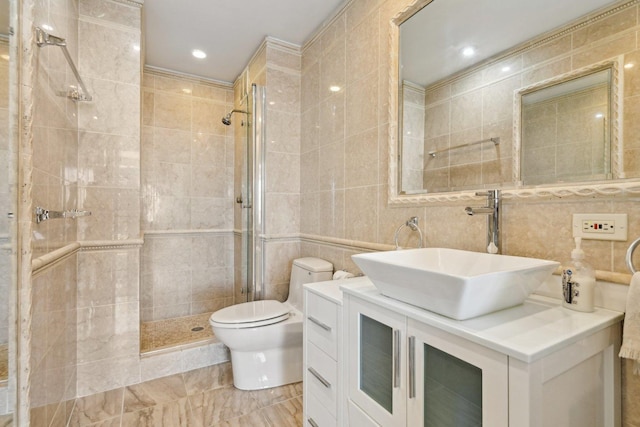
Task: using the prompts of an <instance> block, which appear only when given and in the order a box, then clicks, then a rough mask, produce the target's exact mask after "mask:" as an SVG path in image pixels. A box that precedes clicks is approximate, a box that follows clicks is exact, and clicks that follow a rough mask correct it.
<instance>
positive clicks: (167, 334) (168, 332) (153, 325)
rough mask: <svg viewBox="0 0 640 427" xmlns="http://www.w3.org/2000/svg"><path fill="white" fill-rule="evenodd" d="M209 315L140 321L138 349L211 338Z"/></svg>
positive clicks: (154, 348) (152, 349) (169, 345)
mask: <svg viewBox="0 0 640 427" xmlns="http://www.w3.org/2000/svg"><path fill="white" fill-rule="evenodd" d="M209 317H211V313H202V314H196V315H194V316H186V317H177V318H174V319H165V320H156V321H153V322H142V324H141V325H140V351H141V352H142V353H146V352H150V351H155V350H160V349H164V348H170V347H174V346H178V345H184V344H190V343H194V342H200V341H208V340H212V339H213V338H214V337H213V331H212V330H211V326H210V325H209ZM194 329H195V330H194Z"/></svg>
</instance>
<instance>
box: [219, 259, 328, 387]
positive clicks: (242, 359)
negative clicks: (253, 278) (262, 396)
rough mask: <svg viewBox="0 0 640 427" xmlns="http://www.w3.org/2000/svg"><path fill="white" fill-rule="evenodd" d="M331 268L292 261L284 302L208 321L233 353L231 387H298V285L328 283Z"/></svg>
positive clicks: (254, 305) (249, 305)
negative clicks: (287, 294)
mask: <svg viewBox="0 0 640 427" xmlns="http://www.w3.org/2000/svg"><path fill="white" fill-rule="evenodd" d="M332 273H333V265H332V264H331V263H330V262H327V261H325V260H322V259H319V258H312V257H309V258H299V259H296V260H294V261H293V267H292V269H291V280H290V282H289V297H288V298H287V300H286V301H285V302H280V301H275V300H263V301H252V302H245V303H242V304H236V305H233V306H230V307H226V308H223V309H222V310H218V311H216V312H215V313H213V314H212V315H211V317H210V318H209V324H210V325H211V328H212V329H213V333H214V335H215V336H216V337H217V338H218V339H219V340H220V341H221V342H222V343H223V344H225V345H226V346H227V347H229V350H230V352H231V368H232V370H233V384H234V385H235V387H236V388H239V389H241V390H258V389H263V388H270V387H277V386H280V385H284V384H290V383H294V382H298V381H302V320H303V317H302V285H304V284H305V283H311V282H321V281H324V280H331V277H332Z"/></svg>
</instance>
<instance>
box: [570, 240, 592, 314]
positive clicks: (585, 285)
mask: <svg viewBox="0 0 640 427" xmlns="http://www.w3.org/2000/svg"><path fill="white" fill-rule="evenodd" d="M581 240H582V239H581V238H580V237H576V238H575V242H576V248H575V249H574V250H572V251H571V261H570V262H568V263H566V264H565V265H564V266H563V268H562V295H563V301H562V305H563V306H564V307H567V308H570V309H572V310H577V311H587V312H589V311H593V294H594V289H595V287H596V275H595V271H594V270H593V268H591V266H590V265H589V264H587V263H586V262H585V261H584V258H585V255H584V251H583V250H582V249H581V248H580V243H581Z"/></svg>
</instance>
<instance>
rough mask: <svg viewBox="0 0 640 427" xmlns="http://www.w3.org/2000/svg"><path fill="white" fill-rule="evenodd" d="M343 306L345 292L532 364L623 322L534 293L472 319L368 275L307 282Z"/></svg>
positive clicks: (611, 314)
mask: <svg viewBox="0 0 640 427" xmlns="http://www.w3.org/2000/svg"><path fill="white" fill-rule="evenodd" d="M305 288H306V289H308V290H309V291H311V292H314V293H317V294H319V295H322V296H324V297H326V298H329V299H331V300H332V301H334V302H336V303H338V304H340V305H342V292H344V293H347V294H350V295H354V296H357V297H359V298H361V299H363V300H366V301H369V302H372V303H375V304H378V305H381V306H383V307H385V308H387V309H390V310H393V311H395V312H398V313H401V314H403V315H405V316H407V317H410V318H412V319H414V320H417V321H419V322H422V323H425V324H427V325H430V326H433V327H437V328H439V329H441V330H443V331H446V332H449V333H451V334H453V335H456V336H459V337H461V338H464V339H467V340H469V341H472V342H475V343H477V344H480V345H482V346H485V347H488V348H491V349H493V350H496V351H498V352H500V353H503V354H506V355H508V356H510V357H514V358H516V359H518V360H522V361H524V362H527V363H531V362H533V361H535V360H538V359H540V358H542V357H544V356H547V355H549V354H551V353H553V352H555V351H557V350H558V349H560V348H563V347H565V346H567V345H570V344H572V343H575V342H577V341H579V340H581V339H583V338H585V337H586V336H588V335H591V334H593V333H595V332H597V331H599V330H602V329H605V328H607V327H608V326H611V325H614V324H616V323H618V322H620V321H621V320H622V318H623V313H620V312H617V311H612V310H607V309H603V308H596V310H595V311H594V312H592V313H582V312H579V311H575V310H570V309H567V308H564V307H562V304H561V301H560V300H558V299H554V298H549V297H545V296H539V295H532V296H530V297H529V298H527V300H525V302H524V304H522V305H519V306H516V307H512V308H508V309H505V310H500V311H497V312H495V313H490V314H487V315H484V316H480V317H475V318H473V319H468V320H462V321H459V320H453V319H450V318H448V317H444V316H441V315H439V314H435V313H432V312H430V311H427V310H424V309H422V308H419V307H415V306H412V305H410V304H406V303H404V302H401V301H396V300H394V299H392V298H389V297H386V296H384V295H382V294H380V292H379V291H378V290H377V288H376V287H375V286H374V285H373V284H372V283H371V281H370V280H369V279H368V278H367V277H358V278H355V279H344V280H336V281H333V282H331V283H330V282H318V283H313V284H309V285H305Z"/></svg>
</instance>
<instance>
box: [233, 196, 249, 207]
mask: <svg viewBox="0 0 640 427" xmlns="http://www.w3.org/2000/svg"><path fill="white" fill-rule="evenodd" d="M242 202H243V200H242V196H238V197H236V203H238V204H240V205H242V208H243V209H249V208H250V207H251V205H243V204H242Z"/></svg>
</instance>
